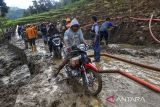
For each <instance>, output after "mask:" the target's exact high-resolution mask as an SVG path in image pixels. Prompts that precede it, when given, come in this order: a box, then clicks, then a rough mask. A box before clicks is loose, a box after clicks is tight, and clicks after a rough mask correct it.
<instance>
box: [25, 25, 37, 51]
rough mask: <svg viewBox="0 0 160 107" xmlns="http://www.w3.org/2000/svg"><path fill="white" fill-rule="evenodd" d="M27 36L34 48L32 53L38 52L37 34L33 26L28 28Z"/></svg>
mask: <svg viewBox="0 0 160 107" xmlns="http://www.w3.org/2000/svg"><path fill="white" fill-rule="evenodd" d="M26 34H27V36H28V41H29V44H30V46H31V48H32V51H33V52H34V51H36V43H35V41H36V34H35V31H34V28H33V26H31V25H29V26H28V28H27V29H26Z"/></svg>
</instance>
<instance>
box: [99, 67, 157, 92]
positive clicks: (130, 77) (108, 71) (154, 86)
mask: <svg viewBox="0 0 160 107" xmlns="http://www.w3.org/2000/svg"><path fill="white" fill-rule="evenodd" d="M99 73H119V74H121V75H123V76H125V77H127V78H129V79H132V80H134V81H135V82H137V83H139V84H141V85H143V86H145V87H147V88H149V89H151V90H153V91H155V92H160V87H159V86H156V85H154V84H152V83H149V82H147V81H145V80H143V79H141V78H139V77H136V76H135V75H133V74H131V73H128V72H124V71H121V70H102V71H100V72H99Z"/></svg>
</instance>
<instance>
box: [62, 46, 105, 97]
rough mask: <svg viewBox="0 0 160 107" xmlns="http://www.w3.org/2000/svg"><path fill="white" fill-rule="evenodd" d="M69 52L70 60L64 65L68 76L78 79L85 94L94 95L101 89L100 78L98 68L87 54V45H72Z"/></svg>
mask: <svg viewBox="0 0 160 107" xmlns="http://www.w3.org/2000/svg"><path fill="white" fill-rule="evenodd" d="M71 50H73V51H71V52H70V58H69V59H70V60H69V62H68V63H67V64H66V65H65V71H66V73H67V75H68V77H69V78H71V79H76V80H78V81H80V82H81V83H82V84H83V86H84V88H85V91H86V92H87V94H89V95H93V96H96V95H98V94H99V93H100V92H101V90H102V78H101V76H100V75H99V74H98V69H97V68H96V66H94V65H93V64H92V63H91V59H90V58H89V57H88V56H87V52H86V51H87V50H88V47H86V46H85V45H84V44H81V45H79V46H73V47H72V49H71Z"/></svg>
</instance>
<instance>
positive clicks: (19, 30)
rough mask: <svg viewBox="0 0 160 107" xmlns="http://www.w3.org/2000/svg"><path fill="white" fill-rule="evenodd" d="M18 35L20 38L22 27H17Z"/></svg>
mask: <svg viewBox="0 0 160 107" xmlns="http://www.w3.org/2000/svg"><path fill="white" fill-rule="evenodd" d="M18 35H19V37H20V38H22V26H18Z"/></svg>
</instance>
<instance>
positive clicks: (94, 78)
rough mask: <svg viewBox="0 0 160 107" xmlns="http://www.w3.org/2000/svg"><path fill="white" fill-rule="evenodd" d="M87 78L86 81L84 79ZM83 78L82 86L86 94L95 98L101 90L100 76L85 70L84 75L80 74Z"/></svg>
mask: <svg viewBox="0 0 160 107" xmlns="http://www.w3.org/2000/svg"><path fill="white" fill-rule="evenodd" d="M86 76H87V78H88V81H87V79H86ZM82 77H83V86H84V88H85V91H86V93H87V94H89V95H92V96H97V95H98V94H99V93H100V92H101V90H102V78H101V76H100V75H99V74H98V73H96V72H94V71H92V70H86V75H85V74H82Z"/></svg>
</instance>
